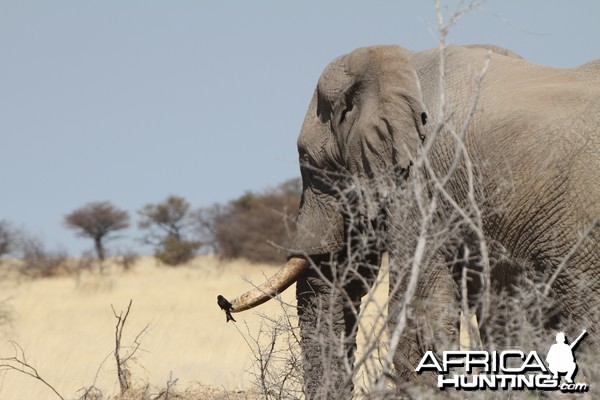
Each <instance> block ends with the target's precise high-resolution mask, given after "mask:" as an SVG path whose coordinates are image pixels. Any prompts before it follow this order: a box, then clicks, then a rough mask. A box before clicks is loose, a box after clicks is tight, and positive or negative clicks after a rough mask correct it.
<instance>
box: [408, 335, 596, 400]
mask: <svg viewBox="0 0 600 400" xmlns="http://www.w3.org/2000/svg"><path fill="white" fill-rule="evenodd" d="M586 334H587V331H586V330H585V329H584V330H583V332H582V333H581V334H580V335H579V336H578V337H577V338H576V339H575V340H573V342H571V344H568V343H567V339H566V337H565V334H564V333H563V332H559V333H557V334H556V343H555V344H553V345H552V346H551V347H550V349H549V351H548V354H547V356H546V363H547V365H546V364H545V363H544V362H543V361H542V358H541V357H540V356H539V355H538V353H537V352H536V351H530V352H529V353H524V352H523V351H521V350H505V351H500V352H498V351H491V352H489V351H482V350H475V351H472V350H466V351H463V350H461V351H444V352H443V353H442V358H441V360H440V359H438V357H437V356H436V355H435V354H434V353H433V351H427V352H426V353H425V354H424V355H423V357H422V358H421V361H420V362H419V365H418V366H417V368H416V369H415V372H417V373H418V374H421V373H423V372H428V371H429V372H437V386H438V388H440V389H441V390H444V389H446V388H454V389H460V390H487V389H490V390H560V391H561V392H587V391H588V390H589V385H588V384H587V383H575V382H574V381H573V379H574V377H575V374H576V373H577V363H576V360H575V356H574V355H573V352H574V350H575V348H576V347H577V345H578V344H579V343H581V340H582V339H583V338H584V337H585V335H586ZM562 375H565V380H566V382H565V383H562V384H561V376H562Z"/></svg>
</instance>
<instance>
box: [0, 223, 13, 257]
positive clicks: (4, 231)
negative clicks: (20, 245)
mask: <svg viewBox="0 0 600 400" xmlns="http://www.w3.org/2000/svg"><path fill="white" fill-rule="evenodd" d="M13 245H14V232H13V230H12V228H11V226H10V224H9V223H8V221H6V220H0V257H2V256H4V255H6V254H8V253H10V252H11V250H12V248H13Z"/></svg>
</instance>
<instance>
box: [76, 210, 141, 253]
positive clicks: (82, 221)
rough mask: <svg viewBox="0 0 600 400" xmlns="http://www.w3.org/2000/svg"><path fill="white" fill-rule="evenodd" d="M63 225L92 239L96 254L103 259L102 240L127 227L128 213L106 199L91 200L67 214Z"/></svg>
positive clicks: (79, 234)
mask: <svg viewBox="0 0 600 400" xmlns="http://www.w3.org/2000/svg"><path fill="white" fill-rule="evenodd" d="M65 225H66V226H67V228H69V229H74V230H75V231H77V235H78V236H81V237H89V238H91V239H93V240H94V247H95V249H96V255H97V256H98V259H99V260H100V261H103V260H104V258H105V256H106V252H105V248H104V242H105V241H106V240H107V239H109V238H110V235H111V234H112V233H113V232H116V231H119V230H122V229H125V228H127V227H129V214H128V213H127V211H124V210H120V209H118V208H117V207H115V206H114V205H113V204H111V203H110V202H108V201H101V202H93V203H88V204H86V205H85V206H83V207H81V208H78V209H77V210H75V211H73V212H72V213H70V214H67V215H66V216H65Z"/></svg>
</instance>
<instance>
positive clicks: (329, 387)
mask: <svg viewBox="0 0 600 400" xmlns="http://www.w3.org/2000/svg"><path fill="white" fill-rule="evenodd" d="M298 152H299V155H300V170H301V173H302V183H303V192H302V202H301V205H300V213H299V216H298V224H297V236H296V240H295V243H294V245H293V249H292V250H291V256H290V260H289V261H288V263H287V264H286V266H285V267H284V268H282V269H281V270H280V271H279V272H278V273H277V274H276V275H275V276H274V277H273V278H271V279H270V280H269V281H268V282H266V283H265V284H263V285H261V286H259V287H257V288H255V289H253V290H251V291H249V292H247V293H245V294H243V295H241V296H240V297H238V298H236V299H235V300H233V301H232V302H231V307H230V311H231V312H241V311H244V310H247V309H249V308H252V307H255V306H257V305H259V304H262V303H263V302H265V301H268V300H269V299H270V298H272V297H273V296H274V295H276V294H277V293H280V292H281V291H283V290H285V289H286V288H287V287H289V286H290V285H291V284H292V283H293V282H296V283H297V285H296V297H297V300H298V316H299V321H300V323H299V324H300V331H301V348H302V355H303V361H304V362H303V365H304V391H305V394H306V397H307V398H310V399H312V398H346V397H348V396H350V395H351V392H352V390H353V384H352V378H353V376H354V374H355V371H356V369H357V368H358V365H360V362H356V363H355V359H354V357H355V355H354V354H355V349H356V335H357V330H358V328H357V327H358V322H359V319H358V315H359V312H360V308H361V299H362V297H363V296H364V295H365V294H366V293H368V291H369V290H370V289H371V287H372V285H373V282H374V281H375V279H376V278H377V275H378V273H379V268H380V264H381V259H382V254H383V253H384V252H386V251H387V252H388V253H389V258H390V265H389V276H390V289H389V303H388V304H389V306H388V314H389V315H388V328H389V340H388V342H387V346H388V353H387V354H388V355H387V356H385V359H384V365H383V367H384V371H383V379H387V378H390V377H392V379H393V380H395V381H397V382H405V381H407V380H408V381H412V380H422V381H426V382H427V381H431V380H432V379H434V376H433V374H422V375H418V374H415V367H416V365H417V363H418V361H419V358H420V357H422V355H423V354H424V352H425V351H426V350H433V351H441V350H448V349H452V348H456V345H457V342H458V338H457V336H458V335H457V333H458V320H459V313H460V312H461V310H462V311H463V312H465V313H466V314H469V313H471V312H473V311H474V312H476V313H477V315H478V316H479V317H480V321H481V330H482V332H483V333H484V335H487V336H484V339H486V342H487V345H488V348H489V347H494V348H496V349H497V348H502V347H503V346H507V345H511V344H519V345H525V343H523V342H522V341H523V340H524V338H522V337H518V334H519V332H523V329H522V326H521V325H526V324H529V325H531V326H532V329H533V331H531V332H530V333H533V334H532V335H529V334H528V335H529V336H531V337H536V335H537V336H539V333H540V330H541V331H543V332H544V333H543V335H544V337H545V335H547V334H548V332H546V331H545V330H547V329H555V328H558V327H561V328H563V329H565V330H567V331H573V330H575V329H584V328H587V329H588V330H589V331H590V332H591V333H592V335H590V336H592V337H593V336H595V335H594V333H595V332H597V331H598V328H597V326H598V323H599V322H600V318H599V317H600V316H599V315H598V310H599V308H600V307H598V306H599V302H600V240H599V238H600V233H599V230H600V222H599V221H600V61H598V60H597V61H593V62H590V63H588V64H586V65H583V66H581V67H579V68H573V69H558V68H549V67H544V66H541V65H536V64H533V63H530V62H528V61H526V60H523V59H522V58H521V57H519V56H518V55H516V54H515V53H513V52H511V51H509V50H506V49H502V48H499V47H496V46H491V45H474V46H465V47H460V46H450V47H445V48H443V49H436V50H428V51H424V52H419V53H415V52H410V51H407V50H405V49H403V48H401V47H398V46H374V47H367V48H360V49H357V50H355V51H354V52H352V53H350V54H347V55H345V56H342V57H339V58H337V59H335V60H334V61H333V62H332V63H331V64H329V65H328V66H327V67H326V68H325V71H324V72H323V74H322V75H321V77H320V79H319V82H318V84H317V88H316V90H315V93H314V95H313V98H312V100H311V103H310V105H309V108H308V112H307V114H306V117H305V120H304V124H303V126H302V130H301V133H300V136H299V138H298ZM515 317H520V318H521V319H520V320H519V319H518V318H515ZM515 330H516V331H517V332H516V333H515V332H511V331H515ZM505 334H507V335H508V338H507V337H506V335H505ZM503 335H505V337H504V338H503ZM510 335H513V336H512V337H511V336H510ZM515 335H517V337H515ZM549 337H553V335H552V334H550V336H549ZM540 340H541V339H540ZM587 342H588V343H590V342H592V339H590V340H588V341H587ZM539 344H540V342H539V341H538V342H537V343H531V342H530V343H527V345H530V346H534V345H539ZM596 360H597V358H596ZM392 363H393V366H394V368H395V371H396V372H395V374H390V373H389V367H391V364H392ZM596 363H597V361H596ZM392 375H393V376H392Z"/></svg>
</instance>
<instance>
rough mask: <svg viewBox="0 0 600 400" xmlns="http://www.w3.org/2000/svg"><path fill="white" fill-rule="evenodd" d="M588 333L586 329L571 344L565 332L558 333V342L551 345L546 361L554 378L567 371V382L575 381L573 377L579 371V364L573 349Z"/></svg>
mask: <svg viewBox="0 0 600 400" xmlns="http://www.w3.org/2000/svg"><path fill="white" fill-rule="evenodd" d="M586 334H587V331H586V330H585V329H584V330H583V332H582V333H581V335H579V336H578V337H577V339H575V340H574V341H573V343H571V344H567V339H566V338H565V334H564V333H563V332H558V333H557V334H556V343H555V344H553V345H552V347H550V350H549V351H548V356H547V357H546V362H548V369H549V370H550V371H551V372H552V377H553V378H554V379H560V378H559V376H558V375H559V374H562V373H566V374H567V376H566V379H567V383H573V377H574V376H575V373H576V372H577V364H576V363H575V357H574V356H573V349H574V348H575V347H576V346H577V345H578V344H579V342H580V341H581V339H583V337H584V336H585V335H586Z"/></svg>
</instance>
